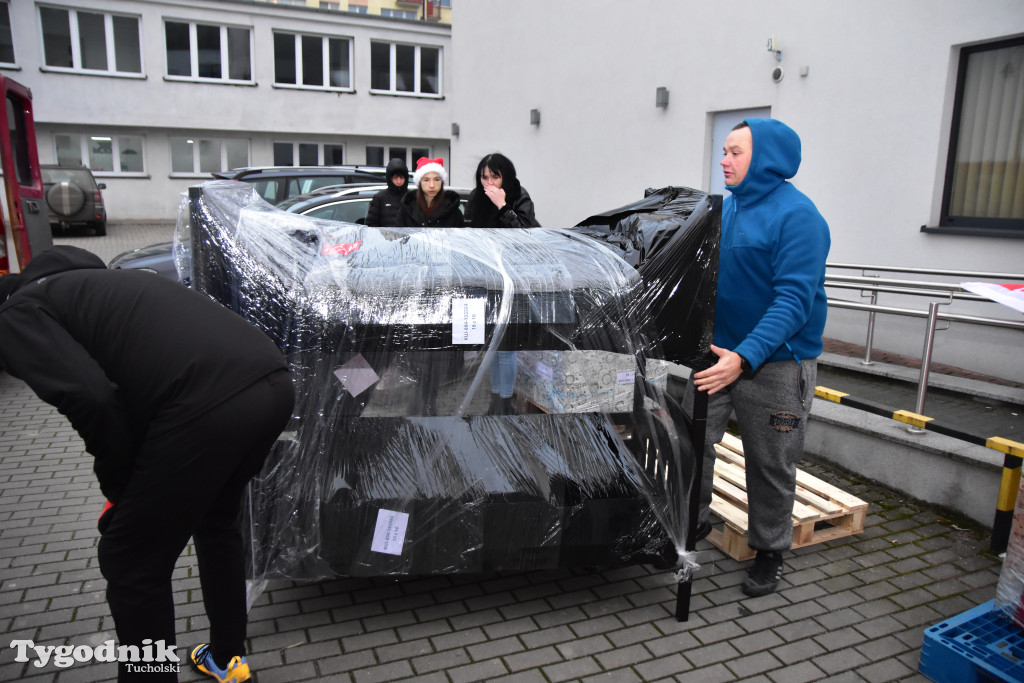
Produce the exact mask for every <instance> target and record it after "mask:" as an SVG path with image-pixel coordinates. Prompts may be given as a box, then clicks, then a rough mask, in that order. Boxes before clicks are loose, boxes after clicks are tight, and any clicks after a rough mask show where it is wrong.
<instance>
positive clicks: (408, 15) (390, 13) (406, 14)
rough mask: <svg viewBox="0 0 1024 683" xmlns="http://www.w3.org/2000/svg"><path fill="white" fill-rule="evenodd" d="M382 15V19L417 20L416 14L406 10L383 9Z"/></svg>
mask: <svg viewBox="0 0 1024 683" xmlns="http://www.w3.org/2000/svg"><path fill="white" fill-rule="evenodd" d="M380 15H381V16H382V17H394V18H395V19H415V18H416V13H415V12H411V11H409V10H404V9H385V8H381V10H380Z"/></svg>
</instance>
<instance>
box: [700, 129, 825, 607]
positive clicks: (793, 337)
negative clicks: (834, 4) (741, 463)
mask: <svg viewBox="0 0 1024 683" xmlns="http://www.w3.org/2000/svg"><path fill="white" fill-rule="evenodd" d="M724 151H725V157H724V158H723V159H722V170H723V172H724V174H725V185H726V188H727V189H728V190H729V191H730V192H731V193H732V194H731V195H730V196H728V197H726V199H725V201H724V202H723V204H722V237H721V250H720V256H719V267H718V296H717V302H716V308H715V341H714V344H713V345H712V346H711V351H712V352H713V353H714V354H715V355H716V356H718V362H717V363H715V365H713V366H712V367H710V368H708V369H707V370H704V371H702V372H698V373H695V374H694V376H693V385H694V388H695V389H696V390H697V391H706V392H708V395H709V401H708V422H707V437H706V443H707V444H708V445H707V446H706V448H705V453H704V458H705V461H704V462H705V465H704V475H705V476H704V481H703V482H702V489H701V519H700V522H701V523H702V526H704V528H707V517H708V507H709V506H710V504H711V490H712V477H713V475H714V462H715V453H714V447H713V444H715V443H718V442H719V441H720V440H721V439H722V436H723V434H724V433H725V429H726V426H727V424H728V421H729V417H730V414H731V413H732V412H733V411H734V410H735V413H736V420H737V422H738V423H739V428H740V435H741V438H742V439H743V451H744V454H745V455H746V470H747V497H748V501H749V508H748V516H749V539H748V543H749V545H750V547H751V548H752V549H754V550H756V551H757V556H756V558H755V560H754V564H753V566H752V567H751V568H750V570H749V572H748V574H747V578H746V580H744V582H743V585H742V586H741V588H742V590H743V592H744V593H746V594H747V595H752V596H759V595H766V594H768V593H771V592H772V591H774V590H775V588H776V586H777V585H778V582H779V579H780V578H781V576H782V552H783V551H784V550H787V549H789V548H790V546H791V544H792V541H793V522H792V518H791V515H792V512H793V498H794V494H795V491H796V465H795V461H796V459H797V458H799V457H800V456H801V455H802V454H803V450H804V434H805V426H806V421H807V414H808V412H809V410H810V407H811V400H812V398H813V396H814V384H815V380H816V377H817V360H816V359H817V357H818V356H819V355H820V354H821V348H822V344H821V335H822V332H823V331H824V329H825V315H826V312H827V309H828V301H827V298H826V295H825V259H826V257H827V256H828V249H829V243H830V238H829V231H828V224H827V223H826V222H825V219H824V218H822V217H821V214H820V213H818V209H817V208H815V206H814V203H813V202H812V201H811V200H810V199H808V198H807V197H806V196H805V195H804V194H803V193H802V192H800V191H799V190H798V189H796V187H794V186H793V185H792V184H791V183H789V182H787V181H788V179H789V178H792V177H793V176H794V175H796V172H797V169H798V168H799V167H800V138H799V137H798V136H797V134H796V133H795V132H794V131H793V129H791V128H790V127H789V126H787V125H786V124H784V123H782V122H781V121H775V120H772V119H747V120H746V121H744V122H743V123H740V124H739V125H737V126H736V127H735V128H733V130H732V132H731V133H730V134H729V136H728V137H727V138H726V140H725V150H724Z"/></svg>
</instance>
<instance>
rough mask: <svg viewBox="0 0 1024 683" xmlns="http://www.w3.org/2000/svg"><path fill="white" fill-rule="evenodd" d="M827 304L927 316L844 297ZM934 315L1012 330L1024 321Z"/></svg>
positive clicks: (861, 309) (942, 314) (1020, 326)
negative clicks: (849, 299)
mask: <svg viewBox="0 0 1024 683" xmlns="http://www.w3.org/2000/svg"><path fill="white" fill-rule="evenodd" d="M828 305H829V306H835V307H836V308H849V309H855V310H858V311H875V312H877V313H892V314H894V315H906V316H910V317H912V318H927V317H928V311H919V310H917V309H914V308H894V307H892V306H878V305H872V304H862V303H858V302H856V301H847V300H845V299H829V300H828ZM936 317H937V318H938V319H939V320H949V321H951V322H957V323H975V324H978V325H989V326H991V327H1008V328H1010V329H1014V330H1024V321H1017V320H1004V319H1002V318H980V317H978V316H975V315H960V314H958V313H939V314H937V316H936Z"/></svg>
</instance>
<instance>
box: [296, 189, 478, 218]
mask: <svg viewBox="0 0 1024 683" xmlns="http://www.w3.org/2000/svg"><path fill="white" fill-rule="evenodd" d="M386 187H387V185H383V184H380V185H356V186H349V187H324V188H321V189H319V190H315V191H313V192H309V193H307V194H304V195H300V196H298V197H292V198H290V199H286V200H284V201H283V202H280V203H279V204H278V205H277V208H279V209H281V210H282V211H287V212H289V213H297V214H300V215H303V216H311V217H312V218H325V219H327V220H331V221H344V222H346V223H356V224H358V225H364V224H365V223H366V214H367V213H368V212H369V210H370V200H371V199H373V195H375V194H377V193H378V192H380V191H381V190H383V189H385V188H386ZM445 189H446V190H454V191H456V192H458V193H459V198H460V200H461V203H460V205H459V208H460V209H462V212H463V213H465V212H466V202H467V201H469V194H470V192H472V189H467V188H463V187H446V188H445Z"/></svg>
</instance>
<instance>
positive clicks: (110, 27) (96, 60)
mask: <svg viewBox="0 0 1024 683" xmlns="http://www.w3.org/2000/svg"><path fill="white" fill-rule="evenodd" d="M39 19H40V22H41V24H42V28H43V61H44V63H45V64H46V66H47V67H50V68H53V69H67V70H71V71H83V72H95V73H105V74H126V75H139V74H141V73H142V51H141V50H140V48H139V20H138V18H137V17H130V16H124V15H119V14H106V13H101V12H87V11H84V10H75V9H63V8H61V7H40V8H39Z"/></svg>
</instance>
